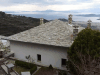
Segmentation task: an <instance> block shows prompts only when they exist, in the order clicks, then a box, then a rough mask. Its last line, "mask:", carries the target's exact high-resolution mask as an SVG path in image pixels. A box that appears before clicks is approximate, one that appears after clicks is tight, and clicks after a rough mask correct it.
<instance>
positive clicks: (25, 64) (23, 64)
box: [15, 60, 37, 74]
mask: <svg viewBox="0 0 100 75" xmlns="http://www.w3.org/2000/svg"><path fill="white" fill-rule="evenodd" d="M15 65H17V66H21V67H24V68H26V69H30V73H31V74H32V73H33V72H35V71H36V70H37V66H36V65H35V64H32V63H28V62H24V61H20V60H16V61H15Z"/></svg>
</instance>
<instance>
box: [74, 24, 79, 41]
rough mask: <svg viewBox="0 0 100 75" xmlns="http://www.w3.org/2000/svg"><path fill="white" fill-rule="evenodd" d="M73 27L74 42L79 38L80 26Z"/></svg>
mask: <svg viewBox="0 0 100 75" xmlns="http://www.w3.org/2000/svg"><path fill="white" fill-rule="evenodd" d="M73 27H74V28H73V41H74V40H75V38H76V37H77V34H78V29H79V26H78V25H74V26H73Z"/></svg>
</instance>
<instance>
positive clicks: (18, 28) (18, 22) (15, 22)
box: [0, 12, 48, 36]
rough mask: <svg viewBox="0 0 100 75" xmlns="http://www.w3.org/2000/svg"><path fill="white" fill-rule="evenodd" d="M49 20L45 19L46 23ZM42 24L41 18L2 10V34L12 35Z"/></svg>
mask: <svg viewBox="0 0 100 75" xmlns="http://www.w3.org/2000/svg"><path fill="white" fill-rule="evenodd" d="M45 22H48V21H47V20H45V19H44V23H45ZM38 25H40V19H38V18H31V17H25V16H17V15H11V14H6V13H4V12H0V35H3V36H10V35H13V34H16V33H19V32H22V31H25V30H28V29H30V28H33V27H36V26H38Z"/></svg>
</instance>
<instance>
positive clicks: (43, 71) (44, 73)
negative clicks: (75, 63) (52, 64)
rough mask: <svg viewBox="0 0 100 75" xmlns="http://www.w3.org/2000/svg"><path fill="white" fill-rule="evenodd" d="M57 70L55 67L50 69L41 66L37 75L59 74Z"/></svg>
mask: <svg viewBox="0 0 100 75" xmlns="http://www.w3.org/2000/svg"><path fill="white" fill-rule="evenodd" d="M56 71H57V70H55V69H53V70H49V69H44V68H41V69H39V71H38V72H37V73H36V74H35V75H57V72H56Z"/></svg>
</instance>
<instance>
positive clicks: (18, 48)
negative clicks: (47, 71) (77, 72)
mask: <svg viewBox="0 0 100 75" xmlns="http://www.w3.org/2000/svg"><path fill="white" fill-rule="evenodd" d="M10 49H11V51H13V52H14V53H15V57H16V58H18V59H20V60H25V61H26V58H25V56H28V55H30V56H31V57H32V58H33V59H35V63H36V64H38V65H43V66H49V65H50V64H52V66H53V67H55V68H58V69H63V70H66V68H64V67H62V66H61V59H62V58H64V59H67V48H64V47H54V46H47V45H39V44H33V43H25V42H17V41H10ZM37 54H40V55H41V62H37Z"/></svg>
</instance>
